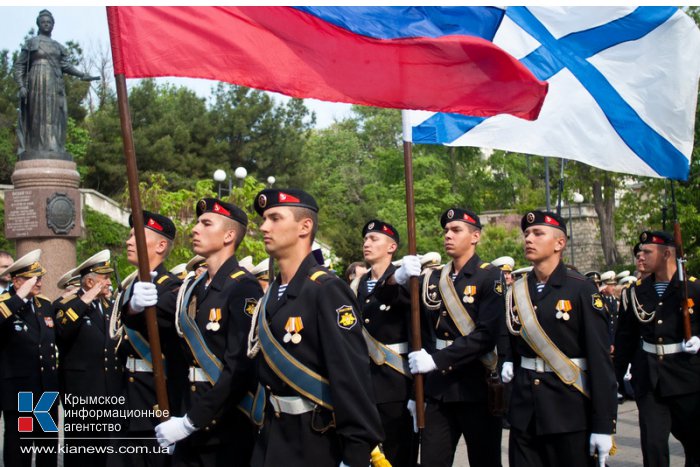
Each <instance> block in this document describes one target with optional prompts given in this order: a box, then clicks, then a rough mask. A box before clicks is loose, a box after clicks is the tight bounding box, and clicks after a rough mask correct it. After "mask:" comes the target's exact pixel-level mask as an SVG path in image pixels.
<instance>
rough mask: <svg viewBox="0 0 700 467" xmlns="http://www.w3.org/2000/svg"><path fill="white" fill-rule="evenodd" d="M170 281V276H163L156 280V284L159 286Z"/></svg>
mask: <svg viewBox="0 0 700 467" xmlns="http://www.w3.org/2000/svg"><path fill="white" fill-rule="evenodd" d="M168 279H170V276H169V275H167V274H163V275H162V276H160V277H159V278H158V279H157V280H156V284H158V285H163V283H164V282H165V281H167V280H168Z"/></svg>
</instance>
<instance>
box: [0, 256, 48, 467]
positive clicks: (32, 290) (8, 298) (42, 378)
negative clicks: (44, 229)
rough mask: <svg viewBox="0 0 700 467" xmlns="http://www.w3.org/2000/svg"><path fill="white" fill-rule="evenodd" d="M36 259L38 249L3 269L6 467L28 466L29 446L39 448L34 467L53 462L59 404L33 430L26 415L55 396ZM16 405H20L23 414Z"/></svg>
mask: <svg viewBox="0 0 700 467" xmlns="http://www.w3.org/2000/svg"><path fill="white" fill-rule="evenodd" d="M40 259H41V250H33V251H30V252H29V253H27V254H26V255H24V256H22V257H21V258H19V259H18V260H17V261H14V262H11V264H9V265H7V267H5V268H3V269H4V273H3V274H6V275H8V276H9V288H8V289H7V291H5V292H3V293H2V295H0V402H1V405H0V407H2V410H3V412H4V415H5V420H4V422H5V435H4V436H5V438H4V440H5V441H4V453H3V462H4V465H5V466H7V467H20V466H22V467H24V466H31V464H32V452H31V451H29V450H28V449H31V446H32V445H34V446H36V447H37V448H38V449H37V450H36V465H37V467H49V466H55V465H56V462H57V453H58V440H57V435H58V429H57V427H56V425H55V424H56V423H57V422H58V405H59V402H58V400H54V401H53V403H52V404H51V406H50V408H49V415H50V418H43V419H42V424H41V427H36V428H34V429H33V428H32V427H33V425H35V424H36V421H34V420H33V417H32V415H31V413H26V411H27V408H28V409H29V412H31V411H33V409H34V407H35V404H37V403H38V402H39V400H40V398H41V400H42V401H44V402H51V401H50V400H49V399H50V394H47V396H43V394H44V393H45V392H50V391H53V392H55V393H56V395H57V394H58V369H57V368H56V340H55V334H54V329H55V328H54V313H53V307H52V306H51V302H50V301H49V300H48V299H47V298H46V297H44V296H43V295H41V285H42V276H43V275H44V274H45V273H46V270H45V269H44V268H43V267H42V265H41V263H39V260H40ZM20 392H28V393H29V398H28V399H27V398H26V397H25V398H23V399H18V394H19V393H20ZM42 396H43V397H42ZM18 404H19V405H24V408H23V409H22V410H23V412H19V411H18V410H19V409H20V407H19V406H18ZM27 424H28V426H27ZM20 432H24V433H20ZM27 432H28V433H27ZM27 438H29V439H27ZM42 438H43V439H42Z"/></svg>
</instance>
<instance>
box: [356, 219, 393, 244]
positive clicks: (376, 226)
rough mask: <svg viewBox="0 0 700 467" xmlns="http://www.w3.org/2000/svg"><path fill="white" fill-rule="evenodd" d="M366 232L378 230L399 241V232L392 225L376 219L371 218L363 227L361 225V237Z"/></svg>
mask: <svg viewBox="0 0 700 467" xmlns="http://www.w3.org/2000/svg"><path fill="white" fill-rule="evenodd" d="M368 232H378V233H381V234H384V235H386V236H388V237H389V238H391V239H392V240H394V241H395V242H396V243H399V232H398V231H397V230H396V229H395V228H394V226H393V225H391V224H387V223H386V222H382V221H380V220H378V219H372V220H371V221H369V222H367V223H366V224H365V226H364V227H362V237H364V236H365V235H367V233H368Z"/></svg>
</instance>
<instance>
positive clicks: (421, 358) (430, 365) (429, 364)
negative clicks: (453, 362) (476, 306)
mask: <svg viewBox="0 0 700 467" xmlns="http://www.w3.org/2000/svg"><path fill="white" fill-rule="evenodd" d="M408 367H409V368H410V369H411V373H413V374H416V373H430V372H431V371H433V370H437V365H435V360H433V357H431V356H430V354H429V353H428V352H426V351H425V349H420V350H419V351H417V352H411V353H409V354H408Z"/></svg>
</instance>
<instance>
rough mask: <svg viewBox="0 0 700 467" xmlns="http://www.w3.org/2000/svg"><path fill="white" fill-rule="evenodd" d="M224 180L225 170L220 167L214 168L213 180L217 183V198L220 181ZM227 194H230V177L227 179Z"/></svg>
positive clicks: (219, 192) (220, 189)
mask: <svg viewBox="0 0 700 467" xmlns="http://www.w3.org/2000/svg"><path fill="white" fill-rule="evenodd" d="M244 170H245V169H244ZM225 180H226V172H225V171H224V170H222V169H216V170H215V171H214V181H215V182H217V183H218V184H219V191H218V194H219V199H221V191H222V188H221V183H222V182H224V181H225ZM228 194H229V195H230V194H231V179H230V178H229V180H228Z"/></svg>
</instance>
